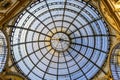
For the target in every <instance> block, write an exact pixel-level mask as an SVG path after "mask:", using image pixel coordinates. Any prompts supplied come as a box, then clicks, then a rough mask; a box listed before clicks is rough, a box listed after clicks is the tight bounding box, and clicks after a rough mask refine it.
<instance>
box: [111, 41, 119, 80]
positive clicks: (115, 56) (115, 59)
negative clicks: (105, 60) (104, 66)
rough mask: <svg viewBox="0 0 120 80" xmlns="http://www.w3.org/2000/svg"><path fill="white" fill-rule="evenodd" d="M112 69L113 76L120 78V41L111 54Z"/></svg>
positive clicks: (117, 79) (116, 78)
mask: <svg viewBox="0 0 120 80" xmlns="http://www.w3.org/2000/svg"><path fill="white" fill-rule="evenodd" d="M110 60H111V61H110V62H111V65H110V66H111V71H112V76H113V78H114V79H115V80H119V79H120V43H119V44H117V45H116V46H115V47H114V49H113V51H112V55H111V59H110Z"/></svg>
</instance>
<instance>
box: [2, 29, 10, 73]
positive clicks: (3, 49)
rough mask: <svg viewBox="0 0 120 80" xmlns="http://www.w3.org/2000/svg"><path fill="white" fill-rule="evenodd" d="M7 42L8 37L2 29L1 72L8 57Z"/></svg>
mask: <svg viewBox="0 0 120 80" xmlns="http://www.w3.org/2000/svg"><path fill="white" fill-rule="evenodd" d="M7 52H8V51H7V42H6V37H5V35H4V33H3V32H2V31H0V72H2V70H3V69H4V66H5V63H6V59H7Z"/></svg>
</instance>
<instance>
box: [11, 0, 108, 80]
mask: <svg viewBox="0 0 120 80" xmlns="http://www.w3.org/2000/svg"><path fill="white" fill-rule="evenodd" d="M89 2H90V1H88V2H84V1H82V0H40V1H37V2H35V3H34V4H32V5H30V6H29V7H28V8H27V9H26V10H24V11H23V12H22V13H21V14H20V16H19V17H18V18H17V20H16V22H15V24H14V26H13V29H12V33H11V35H12V36H11V41H12V42H11V46H12V47H11V50H12V55H13V56H14V57H13V58H14V60H15V63H16V65H17V67H18V68H19V70H20V71H21V72H22V73H23V74H24V75H25V76H27V77H28V78H29V79H31V80H44V79H45V80H90V79H91V78H92V77H94V76H95V74H96V73H97V72H98V71H99V70H101V67H102V66H103V64H104V62H105V60H106V58H107V53H108V50H109V41H110V40H109V32H108V29H107V27H106V26H107V25H106V23H105V22H104V21H103V19H102V17H101V16H100V14H99V13H98V11H97V10H96V9H95V8H93V7H92V6H91V5H90V4H89Z"/></svg>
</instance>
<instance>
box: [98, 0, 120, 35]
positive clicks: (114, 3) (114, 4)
mask: <svg viewBox="0 0 120 80" xmlns="http://www.w3.org/2000/svg"><path fill="white" fill-rule="evenodd" d="M119 4H120V1H119V0H100V1H99V9H100V12H101V13H102V15H103V16H104V18H105V20H106V21H107V22H108V23H109V24H110V26H111V27H113V28H114V29H115V30H116V31H117V32H118V33H119V34H120V13H119V10H120V8H119V7H120V6H118V5H119Z"/></svg>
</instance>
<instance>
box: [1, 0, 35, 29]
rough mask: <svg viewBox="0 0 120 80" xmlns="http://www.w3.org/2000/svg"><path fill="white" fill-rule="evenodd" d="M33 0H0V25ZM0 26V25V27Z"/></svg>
mask: <svg viewBox="0 0 120 80" xmlns="http://www.w3.org/2000/svg"><path fill="white" fill-rule="evenodd" d="M32 1H33V0H0V26H3V24H5V23H6V22H7V21H8V20H10V19H11V18H13V17H14V16H16V15H17V14H18V13H20V11H21V10H23V9H24V8H25V7H26V6H27V5H28V4H30V2H32ZM0 28H1V27H0Z"/></svg>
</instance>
